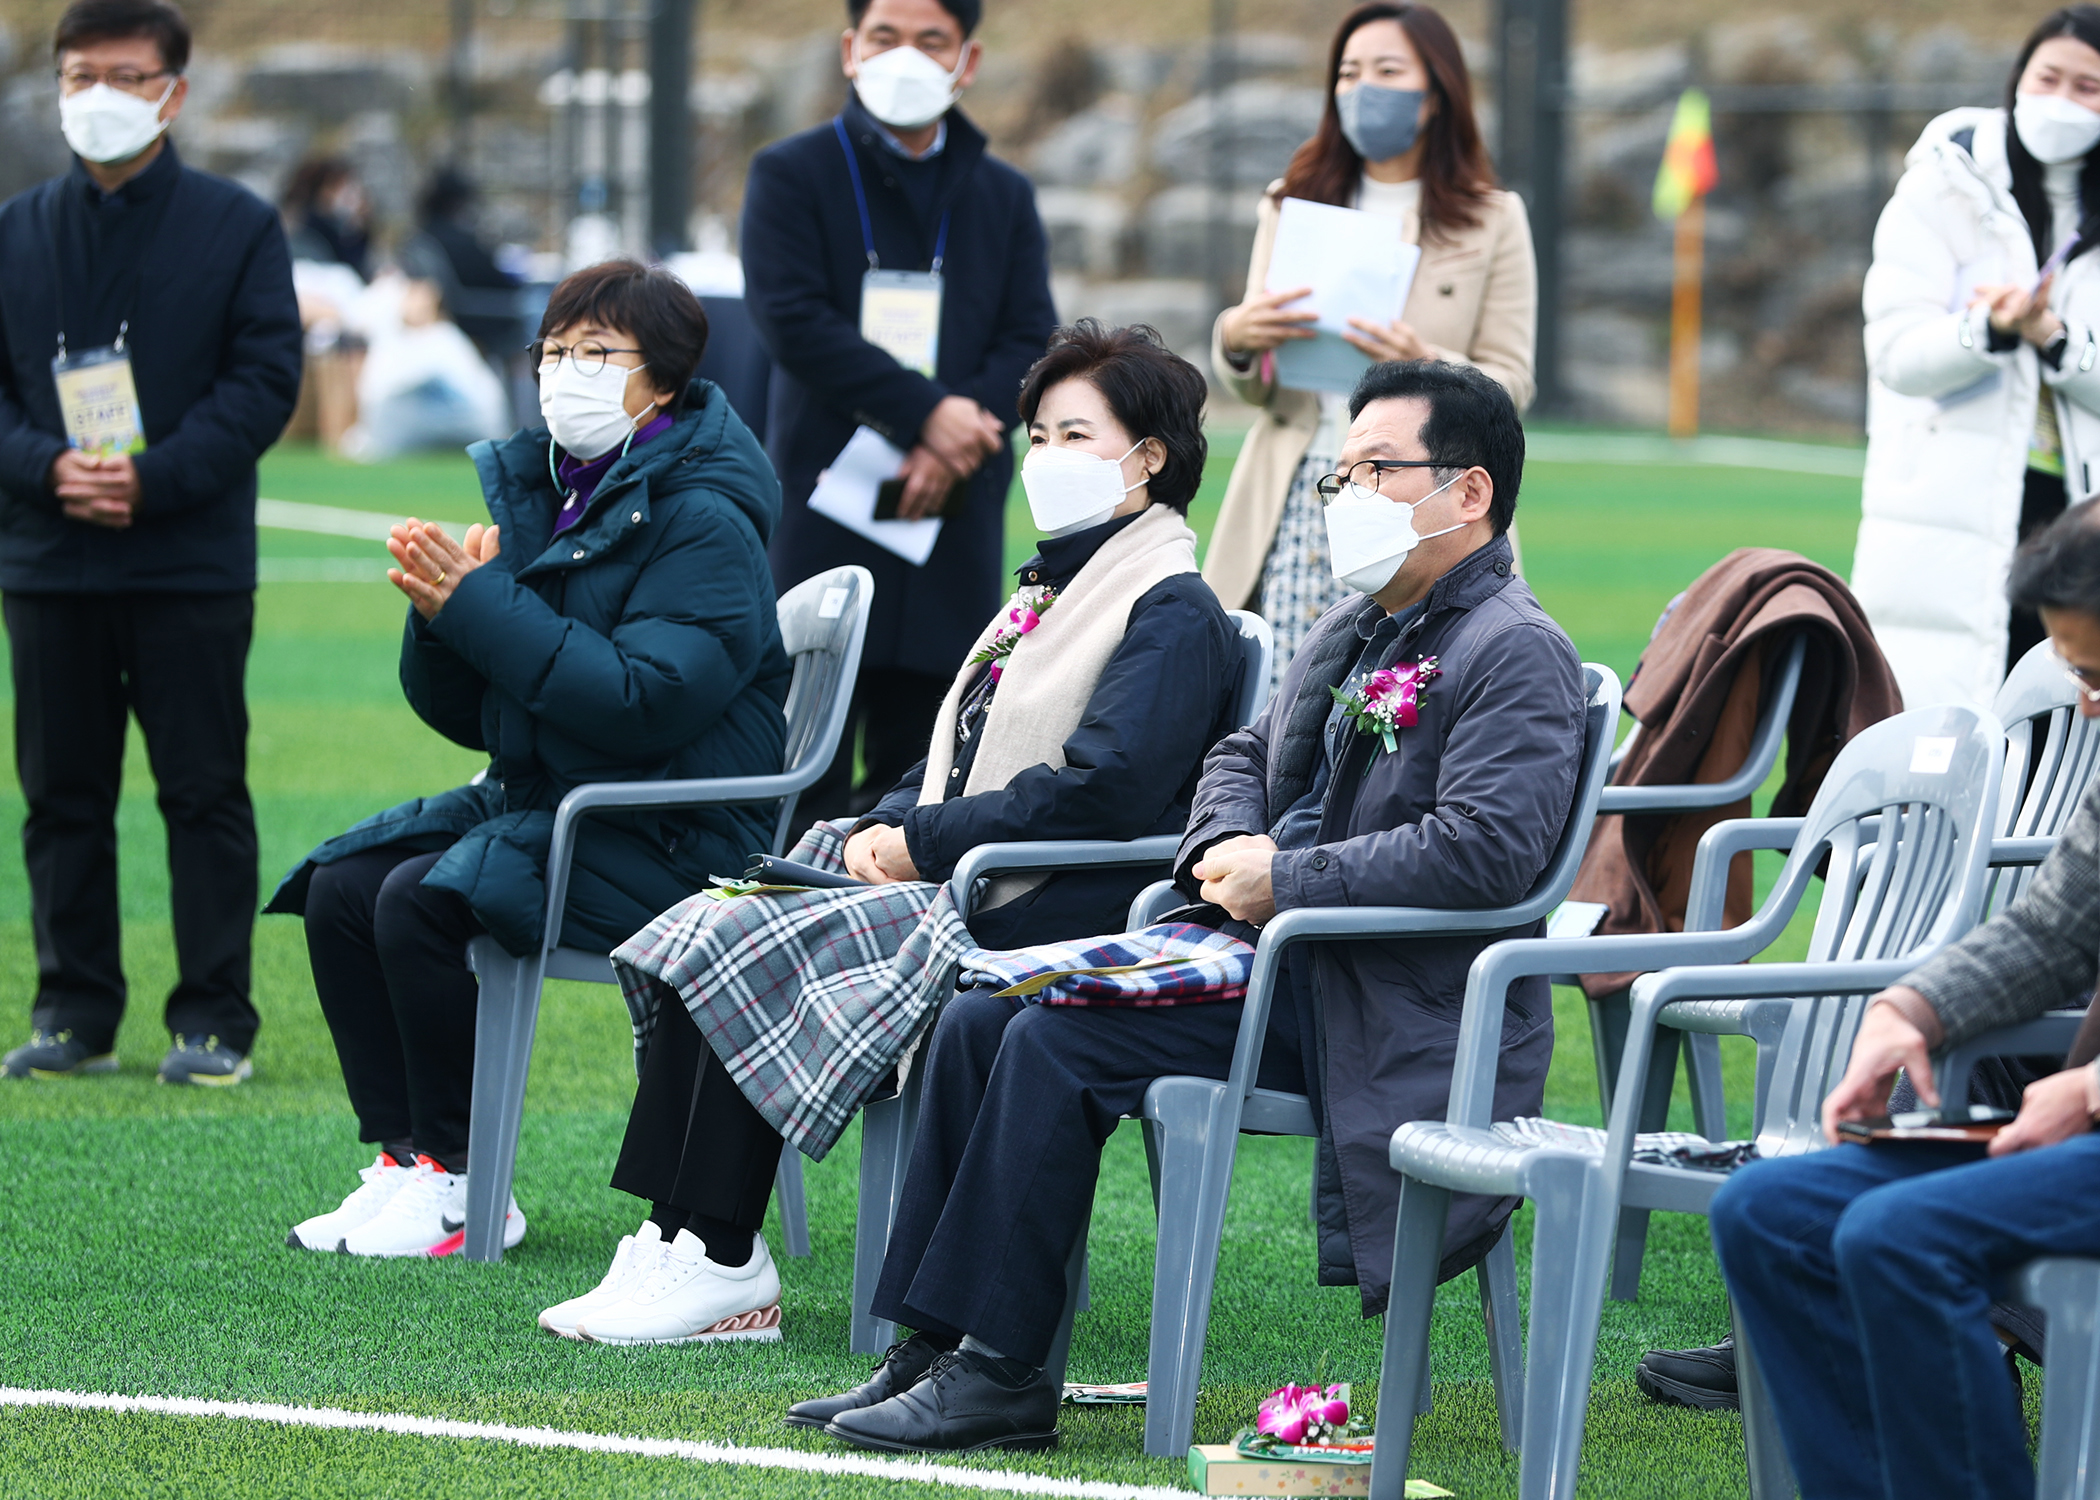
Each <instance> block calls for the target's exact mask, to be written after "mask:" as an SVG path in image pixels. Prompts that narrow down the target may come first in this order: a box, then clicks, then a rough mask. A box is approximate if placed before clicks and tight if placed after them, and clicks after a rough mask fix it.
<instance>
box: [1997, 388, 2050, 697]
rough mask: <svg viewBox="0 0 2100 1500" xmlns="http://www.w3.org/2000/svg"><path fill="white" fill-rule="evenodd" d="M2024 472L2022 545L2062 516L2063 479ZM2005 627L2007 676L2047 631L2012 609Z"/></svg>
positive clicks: (2038, 620)
mask: <svg viewBox="0 0 2100 1500" xmlns="http://www.w3.org/2000/svg"><path fill="white" fill-rule="evenodd" d="M2044 399H2047V398H2046V397H2045V398H2044ZM2026 472H2027V479H2026V483H2025V485H2024V486H2023V488H2022V489H2021V491H2020V540H2021V541H2023V542H2024V541H2026V540H2027V539H2028V538H2029V537H2031V536H2033V535H2034V534H2035V533H2036V532H2037V531H2040V530H2041V529H2042V528H2043V527H2044V526H2047V525H2048V524H2049V523H2050V522H2051V521H2053V520H2055V519H2056V518H2057V517H2058V516H2060V515H2062V514H2063V513H2064V482H2063V478H2062V476H2061V475H2057V474H2044V473H2043V472H2042V471H2041V470H2040V469H2029V470H2027V471H2026ZM2006 626H2007V629H2006V636H2005V670H2006V671H2007V672H2008V673H2009V672H2011V671H2012V669H2013V668H2014V667H2015V666H2016V665H2017V664H2018V663H2019V660H2020V658H2021V657H2023V656H2025V655H2026V654H2027V653H2028V652H2029V651H2032V650H2033V649H2034V648H2035V647H2036V646H2039V645H2040V644H2041V643H2042V639H2043V637H2045V636H2047V635H2048V633H2049V632H2048V631H2046V630H2044V629H2042V617H2041V616H2040V615H2039V614H2037V613H2036V612H2035V611H2033V610H2031V609H2015V610H2014V611H2013V612H2012V616H2011V618H2010V619H2009V620H2008V621H2007V622H2006Z"/></svg>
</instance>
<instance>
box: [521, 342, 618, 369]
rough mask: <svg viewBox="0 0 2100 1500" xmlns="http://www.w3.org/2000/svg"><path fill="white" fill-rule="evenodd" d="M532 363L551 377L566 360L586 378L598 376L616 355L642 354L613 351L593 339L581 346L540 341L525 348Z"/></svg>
mask: <svg viewBox="0 0 2100 1500" xmlns="http://www.w3.org/2000/svg"><path fill="white" fill-rule="evenodd" d="M525 352H526V353H527V354H529V355H531V356H532V362H533V363H534V364H535V365H537V366H539V371H540V373H541V374H542V375H551V374H553V373H554V369H555V367H556V366H557V365H559V364H560V363H561V362H562V361H563V360H564V359H567V360H568V361H569V362H570V363H571V364H573V365H575V366H576V373H577V374H579V375H584V376H591V375H596V374H598V373H599V372H601V371H602V370H604V368H605V364H606V360H607V358H608V357H609V356H611V355H614V354H640V353H641V352H642V351H641V350H639V349H613V348H609V347H607V346H606V345H604V344H601V343H598V342H597V341H595V340H593V339H585V340H584V341H583V342H582V343H580V344H555V343H550V342H548V341H547V340H546V339H538V340H535V341H534V342H533V343H530V344H527V345H526V346H525Z"/></svg>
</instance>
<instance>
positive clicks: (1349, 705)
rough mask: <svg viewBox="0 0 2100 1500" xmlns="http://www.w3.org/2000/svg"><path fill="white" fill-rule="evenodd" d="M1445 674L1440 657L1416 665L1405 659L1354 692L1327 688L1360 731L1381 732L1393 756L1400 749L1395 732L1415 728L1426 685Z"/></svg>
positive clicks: (1385, 668)
mask: <svg viewBox="0 0 2100 1500" xmlns="http://www.w3.org/2000/svg"><path fill="white" fill-rule="evenodd" d="M1442 675H1443V673H1442V672H1441V671H1440V670H1439V669H1438V667H1437V664H1436V658H1435V657H1433V656H1425V657H1422V658H1421V659H1420V660H1418V661H1416V662H1415V663H1414V664H1413V665H1409V664H1407V663H1405V662H1402V663H1400V664H1398V665H1395V666H1390V667H1381V668H1379V670H1377V671H1376V672H1373V673H1372V674H1371V675H1370V676H1369V677H1366V678H1365V679H1364V680H1363V682H1362V683H1360V684H1359V685H1358V686H1357V688H1356V690H1355V691H1354V692H1350V693H1345V692H1343V691H1342V690H1341V689H1340V688H1329V689H1328V690H1327V691H1328V692H1330V693H1332V694H1334V701H1335V702H1337V703H1339V704H1341V705H1342V717H1343V718H1345V719H1348V720H1349V721H1350V722H1351V723H1353V724H1355V725H1356V731H1357V733H1359V734H1375V735H1377V736H1378V738H1379V739H1380V741H1382V742H1383V743H1384V745H1385V748H1386V753H1387V754H1388V755H1390V754H1391V753H1392V752H1393V751H1395V750H1397V749H1399V748H1400V745H1399V742H1398V741H1396V740H1395V739H1394V738H1393V735H1394V733H1395V732H1396V731H1398V730H1402V729H1412V728H1414V727H1415V722H1416V720H1417V719H1418V718H1419V717H1420V712H1421V710H1420V706H1419V705H1420V698H1421V694H1422V690H1423V688H1424V687H1426V686H1427V685H1428V684H1429V682H1430V681H1431V680H1432V679H1434V678H1437V677H1441V676H1442Z"/></svg>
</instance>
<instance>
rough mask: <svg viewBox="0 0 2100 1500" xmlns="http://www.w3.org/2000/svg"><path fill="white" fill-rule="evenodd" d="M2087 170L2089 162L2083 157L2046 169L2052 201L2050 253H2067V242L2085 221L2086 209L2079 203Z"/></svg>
mask: <svg viewBox="0 0 2100 1500" xmlns="http://www.w3.org/2000/svg"><path fill="white" fill-rule="evenodd" d="M2084 170H2085V158H2084V157H2082V156H2074V157H2072V158H2071V159H2070V160H2069V161H2060V162H2057V163H2055V164H2054V165H2050V166H2044V167H2043V168H2042V191H2043V192H2044V193H2045V194H2047V195H2048V198H2049V238H2050V245H2049V249H2050V250H2051V251H2052V252H2054V251H2057V250H2061V249H2063V247H2064V242H2065V241H2066V240H2068V239H2070V237H2071V236H2072V235H2074V234H2076V233H2077V232H2078V222H2079V220H2080V219H2082V218H2083V217H2084V209H2083V207H2082V205H2081V204H2080V203H2079V201H2078V176H2079V174H2080V173H2081V172H2083V171H2084Z"/></svg>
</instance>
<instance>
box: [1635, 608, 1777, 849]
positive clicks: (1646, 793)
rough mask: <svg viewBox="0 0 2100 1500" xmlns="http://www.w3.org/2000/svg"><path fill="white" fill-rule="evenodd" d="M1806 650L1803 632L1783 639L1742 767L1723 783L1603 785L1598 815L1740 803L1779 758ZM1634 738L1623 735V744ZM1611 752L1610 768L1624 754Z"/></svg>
mask: <svg viewBox="0 0 2100 1500" xmlns="http://www.w3.org/2000/svg"><path fill="white" fill-rule="evenodd" d="M1807 651H1808V640H1807V637H1806V635H1805V634H1804V633H1802V632H1798V631H1797V632H1796V633H1795V634H1794V635H1793V636H1792V638H1791V639H1790V640H1789V641H1788V643H1787V648H1786V654H1785V655H1784V656H1783V657H1782V658H1781V659H1780V662H1779V668H1778V671H1777V673H1776V675H1775V676H1774V677H1773V679H1772V684H1771V685H1772V693H1771V697H1770V699H1769V700H1768V701H1767V702H1766V704H1765V705H1764V713H1763V714H1762V715H1761V716H1760V718H1759V721H1758V725H1757V729H1756V732H1755V734H1754V736H1753V737H1752V741H1751V744H1750V747H1749V749H1748V752H1747V753H1746V754H1745V755H1744V756H1743V764H1742V768H1741V769H1740V770H1738V771H1737V772H1736V773H1735V775H1733V776H1731V777H1729V778H1728V779H1727V780H1726V781H1715V782H1706V783H1692V784H1680V785H1677V786H1608V787H1606V788H1605V789H1604V795H1603V797H1602V798H1601V799H1600V800H1599V801H1598V803H1597V811H1598V812H1599V813H1679V812H1696V811H1698V810H1700V809H1703V808H1708V807H1726V806H1728V804H1729V803H1731V802H1740V801H1742V800H1743V799H1744V798H1745V797H1747V796H1749V795H1750V794H1751V793H1752V792H1754V791H1756V790H1757V789H1758V788H1759V787H1760V786H1762V785H1763V784H1764V780H1765V778H1766V777H1767V776H1769V775H1770V774H1771V773H1772V767H1773V765H1774V764H1775V763H1776V762H1777V761H1778V759H1779V746H1780V742H1781V741H1782V740H1784V739H1785V738H1786V728H1787V719H1788V716H1789V714H1790V713H1791V712H1792V709H1793V706H1794V696H1795V694H1796V693H1797V692H1798V691H1799V690H1800V686H1801V664H1802V661H1803V659H1804V657H1805V656H1806V654H1807ZM1632 740H1633V736H1632V735H1628V736H1627V742H1628V744H1631V743H1632ZM1624 753H1625V752H1624V749H1623V748H1622V749H1621V750H1620V751H1619V752H1618V753H1616V754H1614V755H1613V756H1612V770H1614V771H1617V770H1618V762H1619V759H1620V757H1621V756H1623V754H1624Z"/></svg>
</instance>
